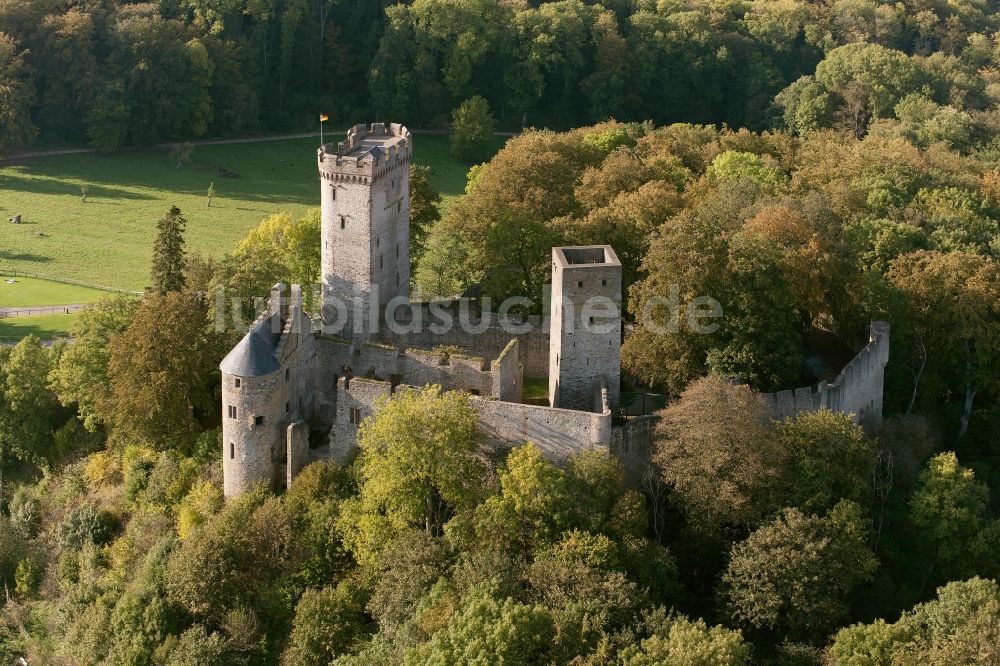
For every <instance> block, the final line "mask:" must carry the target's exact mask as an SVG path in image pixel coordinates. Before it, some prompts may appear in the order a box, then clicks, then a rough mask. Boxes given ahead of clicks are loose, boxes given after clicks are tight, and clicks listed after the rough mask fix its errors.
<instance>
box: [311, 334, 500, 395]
mask: <svg viewBox="0 0 1000 666" xmlns="http://www.w3.org/2000/svg"><path fill="white" fill-rule="evenodd" d="M319 343H320V354H319V356H320V362H321V363H322V364H323V370H324V372H328V373H333V374H334V375H336V376H338V377H342V376H344V375H345V368H350V374H351V376H352V377H368V378H372V377H374V378H376V379H380V380H386V381H390V382H392V381H396V382H399V383H401V382H405V383H407V384H413V385H416V386H424V385H428V384H439V385H441V387H442V388H444V389H446V390H454V389H461V390H464V391H469V392H476V393H479V394H480V395H492V394H493V373H492V372H491V371H490V370H487V369H486V362H485V361H484V360H483V359H481V358H475V357H469V356H462V355H459V354H450V355H449V356H447V357H445V356H444V355H443V354H441V353H438V352H428V351H424V350H419V349H407V350H406V351H400V350H399V349H397V348H395V347H390V346H387V345H383V344H373V343H367V342H365V343H360V344H359V343H351V342H346V341H343V340H335V339H331V338H320V339H319ZM331 402H332V401H331Z"/></svg>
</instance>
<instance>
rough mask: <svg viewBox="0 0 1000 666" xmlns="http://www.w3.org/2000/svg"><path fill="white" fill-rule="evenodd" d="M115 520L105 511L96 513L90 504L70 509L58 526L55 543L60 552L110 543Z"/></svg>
mask: <svg viewBox="0 0 1000 666" xmlns="http://www.w3.org/2000/svg"><path fill="white" fill-rule="evenodd" d="M115 522H116V521H115V519H114V518H113V517H112V516H111V514H110V513H108V512H107V511H98V510H97V509H96V508H94V506H93V505H92V504H87V503H85V504H81V505H79V506H77V507H75V508H74V509H72V510H71V511H70V512H69V513H68V514H66V517H65V518H63V521H62V522H61V523H60V524H59V529H58V533H57V537H56V542H57V543H58V545H59V548H61V549H62V550H76V549H79V548H81V547H82V546H83V545H84V544H87V543H93V544H96V545H98V546H100V545H103V544H105V543H107V542H108V541H110V539H111V536H112V534H113V533H114V527H115Z"/></svg>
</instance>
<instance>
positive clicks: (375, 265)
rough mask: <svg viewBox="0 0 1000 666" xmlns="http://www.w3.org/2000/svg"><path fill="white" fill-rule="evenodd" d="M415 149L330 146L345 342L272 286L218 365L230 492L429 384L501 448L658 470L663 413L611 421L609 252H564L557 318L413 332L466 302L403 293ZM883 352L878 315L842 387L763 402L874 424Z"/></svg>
mask: <svg viewBox="0 0 1000 666" xmlns="http://www.w3.org/2000/svg"><path fill="white" fill-rule="evenodd" d="M412 150H413V139H412V137H411V135H410V133H409V132H408V131H407V130H406V128H405V127H403V126H402V125H398V124H388V125H386V124H382V123H375V124H372V125H368V126H365V125H356V126H354V127H353V128H351V130H349V131H348V133H347V140H346V141H344V142H341V143H340V144H338V146H337V148H336V150H334V149H332V148H331V147H330V146H329V145H326V146H323V147H322V148H320V150H319V154H318V158H319V159H318V167H319V172H320V188H321V192H320V194H321V200H322V203H323V213H322V219H323V230H322V240H321V242H322V243H323V247H322V250H321V252H322V275H321V280H322V290H323V296H324V304H323V322H322V323H323V324H324V325H325V326H330V325H333V326H336V325H337V322H338V321H341V319H343V326H342V328H341V329H340V330H341V332H340V333H339V334H338V335H336V336H333V335H325V334H323V333H321V331H320V330H318V326H317V324H318V322H315V321H313V320H312V319H310V317H309V315H308V314H307V312H306V310H305V308H304V307H303V304H304V301H303V292H302V288H301V287H300V286H299V285H292V286H291V288H290V289H289V288H288V287H287V286H286V285H283V284H277V285H275V286H274V288H273V289H272V290H271V296H270V299H269V301H268V307H267V308H266V309H265V311H264V312H263V313H262V314H261V315H260V317H259V318H258V319H257V321H256V322H255V323H254V324H253V325H252V326H251V327H250V330H249V331H248V332H247V334H246V335H245V336H244V338H243V339H242V340H241V341H240V342H239V343H238V344H237V345H236V346H235V347H234V348H233V349H232V351H231V352H230V353H229V354H228V355H227V356H226V358H225V359H224V360H223V361H222V363H221V365H220V370H221V372H222V437H223V442H222V452H221V453H222V458H223V475H224V486H225V494H226V497H232V496H234V495H237V494H239V493H241V492H243V491H244V490H246V489H247V488H249V487H250V486H251V485H253V484H255V483H261V482H263V483H266V484H269V485H271V486H272V487H276V488H280V487H282V486H288V485H290V484H291V483H292V482H293V479H294V478H295V475H296V474H298V472H299V471H300V470H301V469H302V468H303V467H304V466H305V465H306V464H308V463H309V462H311V461H314V460H321V459H333V460H335V461H337V462H338V463H346V462H348V461H349V460H350V459H351V457H352V456H353V455H354V454H355V452H356V451H357V432H358V426H359V424H360V423H361V422H362V421H363V420H364V419H366V418H368V417H369V416H371V415H372V414H373V413H374V412H375V409H376V407H377V402H378V400H380V399H381V398H383V397H389V396H392V395H393V394H394V393H397V392H400V391H408V390H413V388H414V387H420V386H425V385H428V384H435V385H439V386H441V388H442V389H443V390H461V391H466V392H468V393H470V394H471V398H470V400H471V402H472V405H473V407H474V408H475V409H476V410H477V412H478V414H479V422H480V427H481V429H482V431H483V433H484V435H485V439H486V442H487V446H489V447H491V448H493V449H498V450H503V449H506V448H509V447H511V446H517V445H520V444H523V443H525V442H532V443H534V444H536V445H537V446H538V447H539V448H540V449H541V450H542V451H543V453H545V455H546V456H548V457H549V458H550V459H552V460H554V461H556V462H559V461H563V460H565V459H566V458H567V457H568V456H570V455H572V454H573V453H574V452H576V451H579V450H581V449H586V448H599V449H604V450H608V451H610V452H611V453H613V454H614V455H616V456H618V457H619V459H621V460H622V462H623V464H624V466H625V469H626V471H627V473H628V474H629V478H630V479H631V480H632V481H633V482H635V481H637V480H638V479H639V478H640V475H641V474H642V473H643V471H644V470H645V469H646V467H647V466H648V460H649V451H650V446H651V435H652V431H653V430H652V427H651V426H652V423H653V422H655V419H656V417H641V418H638V419H630V420H627V421H622V422H618V421H615V420H614V419H613V417H612V414H613V411H614V410H615V408H616V407H617V406H618V400H619V379H620V354H621V325H620V324H621V315H620V310H621V303H622V284H621V264H620V263H619V262H618V258H617V256H616V254H615V251H614V249H613V248H611V247H610V246H607V245H597V246H587V247H560V248H554V249H553V275H552V279H553V290H552V303H551V304H550V305H551V307H550V308H549V311H550V312H552V313H553V316H552V318H551V321H542V320H540V319H539V318H532V317H529V318H526V319H521V320H519V321H517V322H516V323H517V326H513V327H512V326H508V325H505V324H508V323H510V322H509V321H508V320H505V318H504V316H503V315H501V314H498V313H494V312H489V311H483V312H478V311H476V312H475V313H474V315H472V316H471V319H470V320H469V321H468V322H467V323H468V324H469V326H468V327H463V326H454V327H452V328H450V329H447V330H438V329H435V328H433V327H426V326H425V327H423V328H421V329H419V330H417V329H414V328H413V327H412V326H411V324H412V323H413V322H416V321H420V320H422V321H425V322H430V321H433V320H434V317H432V316H431V315H433V314H440V313H442V312H443V313H446V314H448V313H451V314H455V313H461V311H462V307H463V304H462V303H461V302H460V301H449V302H436V303H409V302H408V301H407V297H408V295H409V265H410V264H409V178H408V173H409V162H410V157H411V155H412ZM393 298H395V299H396V303H395V304H393V303H392V302H391V301H392V299H393ZM335 299H341V300H342V301H346V302H352V301H353V302H355V303H357V304H358V306H357V308H353V307H352V308H345V309H344V310H340V309H336V308H335V307H333V306H332V305H331V304H330V303H329V302H328V301H332V300H335ZM400 303H401V304H402V307H396V305H399V304H400ZM387 305H388V306H389V307H388V308H386V306H387ZM466 305H467V304H466ZM588 307H590V308H591V309H589V310H588V309H587V308H588ZM501 310H502V309H501ZM387 312H390V313H391V316H392V318H393V321H392V322H391V323H393V324H398V326H393V327H383V326H378V327H374V326H371V325H370V324H371V322H372V321H376V322H378V321H386V313H387ZM467 314H468V312H467ZM591 318H593V320H594V321H593V323H592V322H591ZM459 321H461V315H460V316H459ZM602 324H603V325H602ZM399 330H405V331H406V332H405V333H399V332H398V331H399ZM442 347H448V348H449V350H450V351H449V352H447V353H443V352H441V351H440V349H441V348H442ZM456 347H458V348H461V349H463V350H464V351H462V352H456V351H455V350H454V349H455V348H456ZM888 350H889V331H888V328H887V327H886V326H883V325H879V324H877V325H876V326H873V330H872V338H871V342H870V343H869V345H868V346H867V347H865V349H864V350H862V352H861V353H860V354H859V355H858V357H857V358H856V359H855V360H854V361H852V363H851V364H849V365H848V367H847V368H845V370H844V372H843V373H841V376H839V377H838V378H836V380H834V381H833V382H831V383H829V384H826V383H824V384H822V385H821V386H820V387H819V389H817V390H815V391H814V390H813V389H812V388H810V387H806V388H801V389H798V390H796V391H794V392H792V391H785V392H780V393H777V394H773V395H772V396H766V399H768V400H769V401H770V404H772V406H773V408H774V410H775V413H776V414H780V415H787V414H790V413H799V412H801V411H808V410H812V409H818V408H821V407H829V408H830V409H834V410H838V411H843V412H845V413H850V414H854V415H855V417H857V418H860V417H861V416H862V415H865V416H868V415H870V416H875V417H877V416H879V415H881V410H882V378H883V369H884V366H885V362H886V360H887V358H888ZM525 377H530V378H535V379H539V380H545V379H546V377H548V381H549V394H550V400H549V404H548V405H539V404H526V403H525V402H524V401H523V399H522V398H523V386H524V379H525Z"/></svg>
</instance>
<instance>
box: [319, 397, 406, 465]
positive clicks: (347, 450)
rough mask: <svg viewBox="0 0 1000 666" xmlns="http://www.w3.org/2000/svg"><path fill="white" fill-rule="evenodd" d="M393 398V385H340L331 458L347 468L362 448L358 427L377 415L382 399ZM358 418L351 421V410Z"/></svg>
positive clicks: (331, 443) (332, 436) (331, 444)
mask: <svg viewBox="0 0 1000 666" xmlns="http://www.w3.org/2000/svg"><path fill="white" fill-rule="evenodd" d="M390 395H392V385H391V384H390V383H389V382H382V381H376V380H372V379H362V378H360V377H356V378H354V379H351V380H350V381H347V380H346V379H344V378H343V377H342V378H340V379H339V380H338V381H337V418H336V423H335V424H334V426H333V431H332V432H331V433H330V458H331V459H332V460H333V461H334V462H336V463H337V464H338V465H346V464H347V463H349V462H350V461H351V459H352V458H353V457H354V454H355V452H356V451H357V448H358V425H359V424H360V423H361V421H363V420H364V419H366V418H368V417H369V416H371V415H372V414H374V413H375V405H376V403H377V402H378V400H379V398H382V397H388V396H390ZM352 409H356V410H358V411H357V412H355V416H356V418H354V419H352V418H351V410H352Z"/></svg>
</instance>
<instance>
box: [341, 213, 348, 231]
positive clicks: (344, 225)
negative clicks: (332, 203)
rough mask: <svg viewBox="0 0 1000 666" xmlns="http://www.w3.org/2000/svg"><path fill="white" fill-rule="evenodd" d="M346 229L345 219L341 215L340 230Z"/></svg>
mask: <svg viewBox="0 0 1000 666" xmlns="http://www.w3.org/2000/svg"><path fill="white" fill-rule="evenodd" d="M346 227H347V219H346V218H345V217H344V216H343V215H341V216H340V228H341V229H344V228H346Z"/></svg>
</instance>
